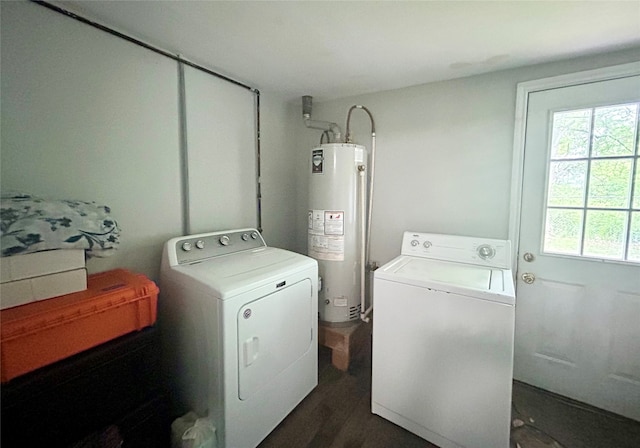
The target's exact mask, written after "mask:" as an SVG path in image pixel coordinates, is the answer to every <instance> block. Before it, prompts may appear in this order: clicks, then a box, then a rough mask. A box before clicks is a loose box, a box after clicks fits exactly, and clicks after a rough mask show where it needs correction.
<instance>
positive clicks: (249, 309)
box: [237, 279, 315, 400]
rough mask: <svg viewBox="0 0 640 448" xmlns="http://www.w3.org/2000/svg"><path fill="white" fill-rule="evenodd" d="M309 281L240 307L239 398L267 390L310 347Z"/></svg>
mask: <svg viewBox="0 0 640 448" xmlns="http://www.w3.org/2000/svg"><path fill="white" fill-rule="evenodd" d="M312 299H313V297H312V284H311V281H310V280H309V279H304V280H302V281H300V282H298V283H295V284H293V285H290V286H287V287H285V288H284V289H281V290H278V291H276V292H274V293H272V294H269V295H268V296H264V297H261V298H259V299H257V300H254V301H252V302H249V303H247V304H245V305H244V306H242V308H240V311H239V312H238V316H237V322H238V397H239V398H240V400H247V399H248V398H250V397H251V396H252V395H253V394H254V393H256V392H257V391H258V390H259V389H260V388H261V387H268V386H269V384H270V383H271V380H272V379H273V378H275V377H277V376H278V375H279V374H280V373H281V372H282V371H284V370H285V369H286V368H287V367H288V366H289V365H291V364H292V363H294V362H295V361H296V360H297V359H299V358H300V357H302V356H303V355H304V354H305V353H306V352H307V351H308V350H309V349H310V347H311V341H312V340H313V338H312V336H313V335H312V331H313V325H312V324H313V321H312V320H313V318H314V317H315V316H312Z"/></svg>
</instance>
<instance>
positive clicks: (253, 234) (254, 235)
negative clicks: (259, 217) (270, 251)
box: [251, 232, 258, 240]
mask: <svg viewBox="0 0 640 448" xmlns="http://www.w3.org/2000/svg"><path fill="white" fill-rule="evenodd" d="M251 239H253V240H257V239H258V232H251Z"/></svg>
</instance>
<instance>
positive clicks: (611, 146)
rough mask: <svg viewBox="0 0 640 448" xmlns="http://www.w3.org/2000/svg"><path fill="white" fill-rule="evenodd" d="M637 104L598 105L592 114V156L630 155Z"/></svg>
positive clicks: (634, 132) (632, 145) (632, 147)
mask: <svg viewBox="0 0 640 448" xmlns="http://www.w3.org/2000/svg"><path fill="white" fill-rule="evenodd" d="M637 118H638V105H637V104H625V105H622V106H608V107H599V108H597V109H596V110H595V112H594V116H593V152H592V156H593V157H602V156H626V155H632V154H633V150H634V145H635V142H636V138H635V137H636V120H637Z"/></svg>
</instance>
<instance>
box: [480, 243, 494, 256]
mask: <svg viewBox="0 0 640 448" xmlns="http://www.w3.org/2000/svg"><path fill="white" fill-rule="evenodd" d="M478 255H479V256H480V258H482V259H483V260H490V259H491V258H493V257H494V256H495V255H496V250H495V249H494V248H493V247H492V246H489V245H488V244H483V245H482V246H480V247H478Z"/></svg>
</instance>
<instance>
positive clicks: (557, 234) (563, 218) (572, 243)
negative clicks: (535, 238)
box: [544, 209, 582, 255]
mask: <svg viewBox="0 0 640 448" xmlns="http://www.w3.org/2000/svg"><path fill="white" fill-rule="evenodd" d="M581 230H582V210H562V209H549V210H547V222H546V225H545V229H544V252H553V253H558V254H571V255H580V237H581Z"/></svg>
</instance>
